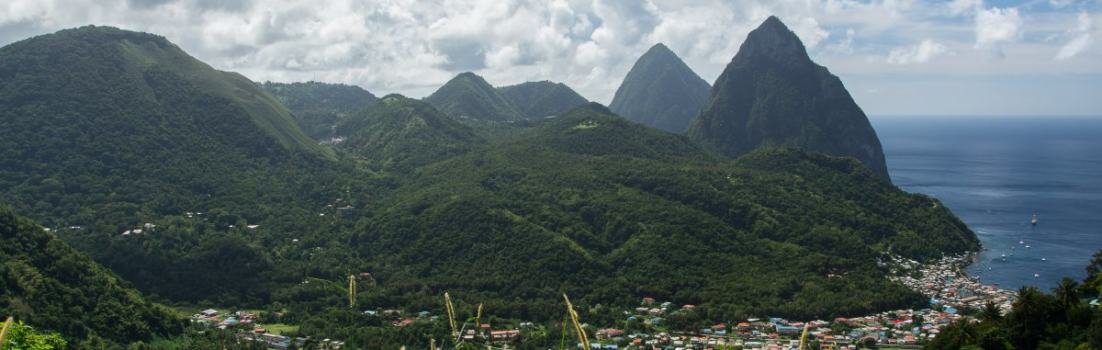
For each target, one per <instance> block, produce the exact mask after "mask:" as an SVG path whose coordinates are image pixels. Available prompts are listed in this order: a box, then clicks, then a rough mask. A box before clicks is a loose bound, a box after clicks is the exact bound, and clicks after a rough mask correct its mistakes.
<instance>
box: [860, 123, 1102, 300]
mask: <svg viewBox="0 0 1102 350" xmlns="http://www.w3.org/2000/svg"><path fill="white" fill-rule="evenodd" d="M870 119H871V122H872V124H873V126H874V127H875V128H876V131H877V134H878V135H879V137H880V142H881V143H882V144H883V147H884V153H885V155H886V157H887V162H888V169H889V172H890V173H891V177H892V181H893V182H894V183H895V184H896V185H897V186H899V187H900V188H902V189H904V190H906V191H908V192H916V193H924V194H928V195H930V196H933V197H936V198H938V199H940V200H941V201H942V202H943V203H945V205H946V206H947V207H949V208H950V209H951V210H952V211H953V213H955V214H956V215H957V216H958V217H960V218H961V220H963V221H964V222H965V223H966V224H967V225H968V227H970V228H971V229H972V230H973V231H975V232H976V235H977V236H979V239H980V241H982V243H983V246H984V251H982V252H981V253H980V254H979V256H978V257H977V259H976V262H975V263H973V264H972V266H971V267H970V268H969V273H970V274H971V275H972V276H976V277H978V278H979V279H980V281H981V282H983V283H987V284H997V285H998V286H1000V287H1003V288H1011V289H1017V288H1019V287H1021V286H1024V285H1033V286H1037V287H1039V288H1041V289H1042V290H1045V291H1048V290H1050V289H1051V288H1052V287H1054V286H1055V285H1056V284H1057V283H1058V282H1059V281H1060V279H1062V278H1063V277H1065V276H1067V277H1072V278H1074V279H1076V280H1077V281H1079V280H1082V278H1083V277H1084V276H1085V275H1086V271H1085V267H1086V265H1087V263H1088V262H1089V261H1090V259H1091V255H1092V254H1094V252H1096V251H1098V250H1099V249H1102V118H1088V117H1080V118H1073V117H1006V118H999V117H955V118H954V117H879V118H875V117H874V118H870ZM1034 214H1036V215H1037V218H1038V223H1037V225H1036V226H1033V225H1030V219H1031V217H1032V216H1033V215H1034ZM1004 255H1005V257H1004Z"/></svg>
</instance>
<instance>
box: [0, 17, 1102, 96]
mask: <svg viewBox="0 0 1102 350" xmlns="http://www.w3.org/2000/svg"><path fill="white" fill-rule="evenodd" d="M1039 3H1040V6H1037V5H1036V4H1029V5H1021V6H1020V7H1019V8H1007V9H1001V8H984V6H983V2H982V1H981V0H953V1H949V0H943V1H917V0H872V1H867V0H782V1H778V0H329V1H312V0H280V1H260V0H225V1H208V0H3V1H0V44H7V43H11V42H13V41H16V40H20V39H23V38H27V37H29V36H33V35H39V34H45V33H50V32H54V31H57V30H59V29H64V28H71V27H76V26H82V25H87V24H97V25H111V26H117V27H121V28H124V29H130V30H138V31H145V32H151V33H156V34H159V35H163V36H165V37H167V38H168V39H169V40H171V41H173V42H175V43H176V44H178V45H179V46H180V47H181V48H183V49H184V50H185V51H187V52H188V53H190V54H192V55H193V56H195V57H197V58H199V59H201V60H203V61H205V62H207V63H209V64H211V65H212V66H214V67H216V68H218V69H222V70H230V71H237V72H240V73H242V74H244V75H246V76H248V77H249V78H251V79H254V80H258V81H263V80H274V81H304V80H319V81H326V82H334V83H348V84H355V85H359V86H362V87H364V88H366V89H368V90H370V91H372V92H374V93H376V94H379V95H382V94H387V93H392V92H397V93H403V94H406V95H409V96H412V97H421V96H425V95H427V94H429V93H431V92H432V91H433V90H435V89H436V88H437V87H439V86H440V85H441V84H443V83H444V82H445V81H447V80H448V79H450V78H451V77H453V76H455V74H457V73H459V72H461V71H465V70H472V71H475V72H476V73H478V74H481V75H483V76H485V77H486V78H487V80H489V81H490V82H491V83H492V84H495V85H506V84H515V83H519V82H523V81H528V80H544V79H547V80H554V81H561V82H564V83H566V84H568V85H570V86H571V87H573V88H574V89H576V90H578V92H579V93H581V94H582V95H583V96H585V97H587V98H590V99H593V100H595V101H599V102H605V103H607V102H609V101H610V100H611V97H612V94H613V93H614V92H615V90H616V87H617V86H618V85H619V83H620V80H621V79H623V76H624V75H625V74H626V73H627V71H628V70H629V69H630V68H631V65H632V63H634V61H635V59H636V58H638V56H639V55H641V54H642V53H643V52H644V51H645V50H646V49H647V48H649V47H650V46H651V45H653V44H655V43H658V42H663V43H665V44H666V45H667V46H669V47H670V48H671V49H672V50H673V51H674V52H676V53H677V54H678V55H679V56H681V58H682V59H683V60H684V61H685V62H686V63H687V64H688V65H689V66H690V67H691V68H693V70H695V71H696V72H697V73H698V74H699V75H700V76H701V77H702V78H704V79H705V80H708V81H713V80H714V79H715V78H716V77H717V76H718V75H719V74H720V73H721V72H722V70H723V69H724V67H725V66H726V65H727V63H729V62H730V60H731V58H732V57H733V56H734V55H735V53H736V51H737V50H738V48H739V46H740V45H741V44H742V41H743V40H744V39H745V37H746V34H747V33H748V32H749V31H751V30H753V29H754V28H755V27H757V26H758V25H759V24H760V23H761V21H763V20H764V19H765V18H766V17H767V16H770V15H776V16H777V17H779V18H781V19H782V20H783V21H784V22H785V23H786V24H787V25H788V26H789V27H790V28H791V29H792V30H793V31H794V32H796V34H797V35H799V37H800V38H801V40H802V41H803V42H804V43H805V44H806V45H807V46H808V51H809V53H810V54H811V55H812V57H813V58H814V59H815V60H816V61H818V62H820V63H822V64H824V65H826V66H828V67H830V68H831V71H832V72H835V73H836V74H838V75H840V76H842V78H843V80H846V81H847V83H848V82H849V81H850V80H852V79H858V77H861V76H878V77H883V78H880V79H892V78H894V77H898V76H900V75H911V76H916V75H924V74H928V75H938V76H952V77H958V76H965V77H970V76H974V75H987V76H1002V75H1006V74H1008V73H1007V72H1010V71H1013V72H1015V74H1019V73H1020V74H1030V75H1033V76H1043V75H1045V74H1049V73H1061V74H1067V73H1081V72H1086V73H1090V74H1102V65H1099V64H1098V63H1094V62H1093V61H1091V60H1088V59H1080V58H1082V57H1083V56H1085V55H1087V54H1088V53H1090V52H1091V51H1092V49H1093V46H1091V41H1092V40H1093V39H1096V38H1097V37H1098V36H1099V35H1102V33H1099V31H1098V29H1099V28H1098V26H1091V27H1090V30H1085V31H1080V32H1074V31H1068V30H1067V29H1068V27H1069V23H1075V22H1076V21H1075V13H1071V12H1070V11H1068V10H1067V8H1077V9H1081V10H1087V11H1094V10H1093V9H1092V8H1091V7H1090V6H1092V5H1087V4H1086V3H1079V4H1071V5H1068V6H1065V9H1064V10H1060V11H1056V10H1052V6H1047V5H1046V4H1045V1H1039ZM988 6H990V5H988ZM1000 6H1003V5H1000ZM1096 7H1097V6H1096ZM1037 11H1050V12H1047V13H1045V12H1042V13H1037ZM973 21H975V22H973ZM1025 26H1028V28H1029V29H1030V34H1033V33H1036V34H1037V35H1023V27H1025ZM1075 28H1078V26H1076V27H1075ZM972 35H974V36H975V37H974V41H973V37H972ZM1046 36H1051V37H1052V39H1051V40H1048V41H1046V40H1042V39H1043V38H1045V37H1046ZM927 40H928V41H929V42H927ZM972 45H975V47H977V48H985V49H990V50H994V51H997V52H1002V51H1006V53H1007V54H1008V55H1007V56H1008V57H1007V59H1005V60H1003V61H1001V62H999V64H998V65H993V64H989V62H988V61H987V60H984V59H983V58H984V56H985V55H986V53H987V50H962V49H961V48H964V47H968V46H972ZM949 48H953V49H955V50H956V51H955V52H953V51H952V50H949ZM1054 56H1056V57H1065V56H1066V57H1073V56H1074V57H1075V58H1077V59H1068V60H1066V61H1065V63H1064V64H1060V65H1054V64H1052V60H1053V58H1054ZM908 63H909V64H908ZM918 63H922V64H918ZM882 83H883V82H879V81H878V82H871V83H870V85H868V86H877V87H879V88H881V89H882V91H883V92H881V94H880V95H881V96H883V95H886V92H888V91H894V90H892V89H890V86H891V85H890V84H886V83H883V84H882ZM863 91H865V89H864V88H860V89H855V90H854V92H855V93H857V94H861V93H862V92H863ZM962 100H963V99H962ZM884 105H889V103H884Z"/></svg>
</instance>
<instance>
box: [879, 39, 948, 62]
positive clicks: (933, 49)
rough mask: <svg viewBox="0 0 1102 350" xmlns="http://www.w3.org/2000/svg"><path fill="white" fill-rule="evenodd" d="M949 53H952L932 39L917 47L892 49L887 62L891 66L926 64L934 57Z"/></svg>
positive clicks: (923, 41)
mask: <svg viewBox="0 0 1102 350" xmlns="http://www.w3.org/2000/svg"><path fill="white" fill-rule="evenodd" d="M947 53H950V52H949V48H948V47H946V46H945V45H943V44H941V43H938V42H936V41H933V40H931V39H926V40H922V42H921V43H919V44H917V45H912V46H905V47H897V48H895V49H892V51H891V52H890V53H888V59H887V62H888V63H891V64H912V63H926V62H929V61H930V60H931V59H933V58H934V57H937V56H940V55H944V54H947Z"/></svg>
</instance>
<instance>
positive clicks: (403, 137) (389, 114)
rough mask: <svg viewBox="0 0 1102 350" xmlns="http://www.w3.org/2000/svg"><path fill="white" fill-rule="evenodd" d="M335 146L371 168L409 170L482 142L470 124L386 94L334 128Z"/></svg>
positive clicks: (422, 104) (414, 102) (407, 99)
mask: <svg viewBox="0 0 1102 350" xmlns="http://www.w3.org/2000/svg"><path fill="white" fill-rule="evenodd" d="M336 130H337V134H338V135H340V136H341V137H343V138H345V140H344V141H342V142H341V143H340V144H339V146H340V147H341V148H343V149H347V150H350V151H351V152H352V153H353V154H356V155H358V156H361V157H363V158H364V159H366V160H367V161H368V162H369V165H370V166H371V167H372V168H375V169H386V170H398V171H402V170H410V169H412V168H415V167H418V166H422V165H426V164H429V163H432V162H436V161H440V160H443V159H446V158H449V157H453V156H456V155H458V154H462V153H464V152H467V151H469V150H470V149H471V148H472V147H473V146H475V145H477V144H480V143H482V142H483V140H482V139H481V137H479V136H478V135H476V134H475V132H474V131H473V130H471V129H470V127H468V126H466V125H463V124H460V123H459V122H458V121H456V120H454V119H452V118H451V117H449V116H446V115H444V114H443V113H440V112H439V111H437V110H436V109H435V108H433V107H432V106H430V105H428V104H426V103H424V102H421V101H418V100H414V99H410V98H406V97H404V96H401V95H387V96H386V97H383V98H382V99H381V100H379V102H377V103H375V104H374V105H372V106H371V107H368V108H367V109H365V110H363V111H360V112H357V113H355V114H353V115H352V116H349V117H348V118H345V120H343V121H342V123H341V124H340V125H338V126H337V128H336Z"/></svg>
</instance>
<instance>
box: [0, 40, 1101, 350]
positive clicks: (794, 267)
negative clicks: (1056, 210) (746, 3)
mask: <svg viewBox="0 0 1102 350" xmlns="http://www.w3.org/2000/svg"><path fill="white" fill-rule="evenodd" d="M697 85H698V84H697ZM713 95H714V94H713ZM719 98H722V97H719ZM716 105H717V104H716V103H714V102H713V103H711V104H710V106H712V107H714V106H716ZM710 108H711V107H710ZM549 116H554V117H553V118H548V117H549ZM861 117H862V118H863V115H862V116H861ZM0 121H2V122H3V124H4V125H5V127H4V128H0V202H3V204H4V205H7V206H10V207H5V208H3V209H0V234H2V235H0V242H2V243H3V244H2V245H0V256H2V258H3V259H2V261H3V265H0V315H12V316H15V317H16V318H18V319H19V320H20V321H21V322H25V324H20V325H19V326H18V328H17V329H18V331H19V332H22V333H19V334H23V335H24V336H22V338H20V339H32V340H33V341H35V342H39V343H44V344H52V345H47V346H54V347H56V346H65V345H66V344H68V345H69V346H73V347H76V348H117V347H123V346H126V345H128V344H129V345H130V346H131V347H138V348H143V347H154V348H172V349H177V348H179V349H190V348H196V349H201V348H225V347H227V346H230V345H227V344H237V343H236V342H235V341H234V339H233V338H232V337H230V338H227V335H225V334H221V333H218V332H202V331H196V330H195V329H193V328H191V327H188V326H187V324H186V321H184V318H183V317H184V316H185V315H181V314H179V311H176V310H175V309H171V308H169V307H166V306H165V305H170V306H175V307H177V308H183V309H189V310H199V309H200V308H206V307H219V308H224V309H249V310H257V311H258V312H259V314H260V317H261V319H262V320H264V321H266V322H268V323H281V324H294V325H296V326H297V327H298V328H297V332H298V334H303V335H311V336H312V337H314V338H334V339H344V340H346V341H347V342H348V345H349V346H350V347H354V348H393V347H394V346H397V345H409V346H427V345H428V344H425V342H426V341H427V339H428V338H429V336H430V335H437V334H439V335H443V334H445V333H446V332H447V329H446V328H444V325H443V324H441V323H431V324H414V325H412V326H411V327H405V328H397V329H396V328H392V327H387V326H388V324H387V323H386V322H384V321H382V320H381V319H379V318H373V317H368V316H366V314H365V313H364V311H373V310H381V309H394V308H401V309H405V310H408V311H420V310H426V311H430V312H431V313H432V314H437V315H439V314H443V310H444V307H443V305H442V303H441V299H440V296H441V295H442V294H443V293H444V292H450V294H451V295H452V296H454V297H455V299H456V300H457V301H458V304H459V306H458V309H459V312H460V313H462V314H464V315H467V314H473V313H474V309H475V305H478V304H481V305H483V306H484V307H485V309H486V310H487V314H488V315H493V316H487V317H488V319H491V320H497V319H499V318H500V319H521V320H531V321H536V322H539V323H540V324H541V327H542V326H544V325H550V327H546V328H547V329H550V330H548V331H545V332H543V333H540V335H539V336H538V337H537V338H538V339H533V340H532V341H531V342H527V343H526V344H528V345H526V346H531V347H541V346H542V347H544V348H546V347H549V346H551V344H554V342H555V341H556V340H557V339H558V338H557V337H559V336H561V335H562V333H561V332H560V331H559V330H558V329H556V328H555V326H554V325H558V324H559V323H557V322H558V321H561V320H562V317H563V309H562V303H561V301H560V300H561V299H560V296H561V295H562V294H563V293H566V294H569V295H570V296H571V297H572V298H574V300H575V303H576V304H578V305H580V306H581V307H582V308H581V309H582V310H583V312H582V314H583V315H584V317H586V318H587V319H589V320H593V321H594V322H612V321H613V320H615V319H618V317H619V315H616V314H615V310H617V309H616V308H617V307H623V306H630V305H634V304H635V303H636V301H637V300H638V298H640V297H642V296H652V297H656V298H661V299H662V300H670V301H672V302H675V303H680V304H695V305H698V306H699V310H700V312H697V313H695V315H696V316H694V317H695V318H694V319H684V320H671V322H682V323H685V324H690V323H692V322H709V321H729V320H737V319H744V318H747V317H752V316H764V315H770V316H773V315H776V316H785V317H791V318H797V319H810V318H831V317H835V316H845V315H857V314H862V313H868V312H876V311H879V310H885V309H890V308H905V307H918V306H921V305H924V303H925V302H926V299H925V298H924V297H923V296H921V295H920V294H918V293H917V292H915V291H912V290H910V289H908V288H906V287H904V286H902V285H900V284H898V283H895V282H892V281H891V280H889V279H888V278H887V277H886V275H887V273H888V269H887V267H886V266H885V265H884V264H883V262H884V261H887V260H889V259H892V258H894V257H905V258H910V259H916V260H919V261H931V260H934V259H938V258H940V257H942V256H944V255H948V254H962V253H967V252H971V251H975V250H977V249H979V242H978V240H977V238H976V236H975V235H974V234H973V233H972V232H971V231H970V230H969V229H968V228H967V227H966V226H965V225H964V224H963V223H962V222H961V221H960V220H959V219H958V218H957V217H956V216H954V215H953V214H952V213H951V212H950V211H949V210H948V209H946V208H945V206H943V205H942V204H941V203H940V202H939V201H938V200H937V199H935V198H931V197H928V196H925V195H921V194H910V193H906V192H904V191H901V190H900V189H898V188H897V187H895V186H894V185H892V184H891V183H890V182H889V181H888V179H887V178H886V177H884V176H883V174H882V173H881V172H880V171H879V170H880V169H875V168H870V167H869V166H868V165H867V164H865V163H862V161H861V160H858V159H855V158H852V157H845V156H840V155H837V154H835V155H826V154H821V153H817V152H815V149H808V148H806V147H801V145H800V144H780V145H770V146H763V147H757V148H755V149H753V150H749V151H747V152H743V153H740V154H739V155H737V156H733V155H732V154H729V153H725V152H723V149H722V148H718V149H717V148H716V147H714V146H715V144H711V143H707V142H704V143H701V142H699V140H695V139H693V138H690V137H689V136H686V135H681V134H675V133H670V132H667V131H662V130H658V129H653V128H650V127H647V126H644V125H641V124H636V123H635V122H632V121H629V120H627V119H624V118H622V117H620V116H618V115H616V114H615V113H613V112H612V111H610V110H609V109H608V108H605V107H604V106H601V105H600V104H596V103H585V100H584V98H580V96H577V95H576V93H573V91H572V90H569V88H567V87H565V85H558V84H554V83H549V82H542V83H536V84H528V85H518V86H510V87H504V88H500V89H497V88H493V87H492V86H490V85H489V84H488V83H486V82H485V81H484V80H483V79H482V78H481V77H478V76H477V75H474V74H470V73H466V74H461V75H460V76H458V77H456V78H455V79H453V80H452V81H451V82H449V83H448V84H446V85H445V86H444V87H442V88H441V89H440V90H439V91H437V92H436V93H434V94H432V95H430V96H429V97H428V98H426V99H424V100H417V99H412V98H407V97H404V96H400V95H388V96H385V97H383V98H381V99H377V98H375V96H374V95H372V94H371V93H369V92H367V91H364V90H362V89H359V88H355V87H349V86H337V85H328V84H322V83H307V84H301V83H300V84H278V83H264V84H256V83H253V82H251V81H249V80H248V79H245V78H244V77H243V76H240V75H238V74H234V73H229V72H222V71H218V70H215V69H213V68H211V67H210V66H207V65H206V64H204V63H202V62H200V61H198V60H196V59H194V58H192V57H191V56H188V55H187V54H186V53H185V52H183V51H182V50H180V49H179V48H178V47H177V46H176V45H174V44H172V43H171V42H168V41H167V40H165V39H164V38H163V37H159V36H156V35H152V34H145V33H136V32H129V31H124V30H119V29H115V28H109V27H91V26H90V27H83V28H77V29H70V30H64V31H61V32H58V33H54V34H48V35H43V36H39V37H34V38H30V39H27V40H24V41H20V42H17V43H14V44H11V45H8V46H5V47H3V48H0ZM694 125H695V126H694V127H695V128H697V130H699V128H701V127H705V124H700V123H698V124H694ZM826 139H827V138H825V137H824V138H820V139H817V140H818V141H817V142H826V141H824V140H826ZM321 141H324V142H321ZM774 146H775V147H774ZM876 147H877V150H878V149H879V145H878V144H877V145H876ZM17 213H18V214H17ZM24 216H25V217H24ZM349 276H353V279H357V280H359V281H360V282H359V284H360V287H359V288H357V291H358V292H355V293H354V292H352V290H353V289H352V288H350V286H349V284H348V281H349ZM350 295H351V297H350ZM1036 298H1037V299H1038V300H1042V301H1044V300H1048V299H1045V298H1047V297H1046V296H1043V295H1040V294H1037V296H1036ZM1044 303H1047V304H1045V305H1049V304H1051V305H1050V306H1052V307H1051V308H1047V309H1045V310H1044V313H1045V315H1047V316H1045V317H1048V318H1046V319H1051V320H1057V319H1058V318H1057V316H1058V314H1059V312H1064V314H1067V315H1068V316H1067V317H1072V316H1074V317H1079V318H1075V319H1074V320H1073V319H1071V318H1067V319H1066V320H1067V321H1068V322H1069V324H1072V325H1071V326H1069V327H1070V328H1068V329H1070V330H1068V332H1074V331H1077V330H1078V329H1079V328H1075V327H1083V325H1084V324H1091V323H1090V322H1086V321H1083V320H1084V319H1083V318H1082V317H1084V316H1082V315H1079V314H1075V315H1071V312H1070V311H1066V310H1065V309H1060V308H1058V306H1059V305H1057V304H1056V303H1055V302H1049V301H1045V302H1044ZM350 306H353V307H351V308H350ZM1058 311H1059V312H1058ZM1014 315H1015V314H1014V313H1011V314H1010V315H1009V316H1007V317H1008V318H1010V319H1013V317H1016V316H1014ZM1094 317H1095V319H1097V316H1094ZM491 322H494V321H491ZM991 322H1012V321H997V320H992V321H991ZM1084 322H1086V323H1084ZM995 325H996V324H993V325H991V326H984V325H981V326H979V328H969V329H963V330H960V331H959V332H962V333H964V334H969V333H967V332H973V333H975V332H987V330H985V329H987V328H983V327H989V328H990V327H994V328H997V326H995ZM1092 329H1093V328H1092ZM1054 332H1056V331H1054ZM985 334H986V333H985ZM1046 334H1048V333H1046ZM1052 334H1056V333H1052ZM1046 336H1047V335H1044V334H1041V335H1038V339H1042V340H1039V341H1043V339H1048V338H1045V337H1046ZM28 337H29V338H28ZM1083 339H1087V338H1083ZM1090 339H1093V338H1090ZM1008 341H1014V340H1008ZM1030 341H1033V340H1030ZM1092 341H1093V340H1092ZM308 344H309V343H308ZM1031 344H1032V343H1031ZM238 345H240V344H238ZM392 345H393V346H392ZM234 346H237V345H234ZM240 346H255V344H253V345H249V344H245V345H240Z"/></svg>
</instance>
